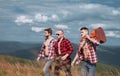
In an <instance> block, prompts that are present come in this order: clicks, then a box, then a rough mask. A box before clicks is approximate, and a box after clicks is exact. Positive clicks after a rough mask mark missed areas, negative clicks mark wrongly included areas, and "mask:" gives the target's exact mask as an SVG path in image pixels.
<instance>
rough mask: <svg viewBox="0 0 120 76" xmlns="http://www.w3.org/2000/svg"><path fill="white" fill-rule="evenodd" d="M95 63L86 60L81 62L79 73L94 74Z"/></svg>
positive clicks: (86, 75)
mask: <svg viewBox="0 0 120 76" xmlns="http://www.w3.org/2000/svg"><path fill="white" fill-rule="evenodd" d="M95 70H96V64H91V63H90V62H88V61H83V62H82V67H81V73H82V76H95Z"/></svg>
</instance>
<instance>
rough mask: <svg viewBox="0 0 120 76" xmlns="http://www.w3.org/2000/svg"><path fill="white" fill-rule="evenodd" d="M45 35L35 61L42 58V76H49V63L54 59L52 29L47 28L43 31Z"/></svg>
mask: <svg viewBox="0 0 120 76" xmlns="http://www.w3.org/2000/svg"><path fill="white" fill-rule="evenodd" d="M44 33H45V37H46V38H45V41H44V42H43V45H42V48H41V51H40V52H39V54H38V57H37V61H39V60H40V59H41V58H44V59H45V60H46V63H45V66H44V69H43V71H44V76H50V73H49V68H50V66H51V63H52V61H53V58H54V47H53V46H54V43H55V39H54V38H53V37H52V29H51V28H47V29H45V30H44Z"/></svg>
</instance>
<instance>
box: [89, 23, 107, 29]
mask: <svg viewBox="0 0 120 76" xmlns="http://www.w3.org/2000/svg"><path fill="white" fill-rule="evenodd" d="M90 27H92V28H93V29H96V28H98V27H102V28H107V25H106V24H102V23H96V24H91V25H90Z"/></svg>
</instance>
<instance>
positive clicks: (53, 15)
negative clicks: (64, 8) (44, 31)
mask: <svg viewBox="0 0 120 76" xmlns="http://www.w3.org/2000/svg"><path fill="white" fill-rule="evenodd" d="M50 20H54V21H58V20H59V17H58V15H56V14H52V16H51V18H50Z"/></svg>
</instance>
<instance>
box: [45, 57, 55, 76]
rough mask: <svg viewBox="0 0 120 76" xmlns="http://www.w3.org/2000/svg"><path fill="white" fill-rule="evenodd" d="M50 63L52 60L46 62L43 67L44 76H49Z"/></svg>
mask: <svg viewBox="0 0 120 76" xmlns="http://www.w3.org/2000/svg"><path fill="white" fill-rule="evenodd" d="M52 62H53V60H52V59H50V60H47V61H46V63H45V65H44V69H43V71H44V76H50V73H49V68H50V66H51V64H52Z"/></svg>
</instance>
